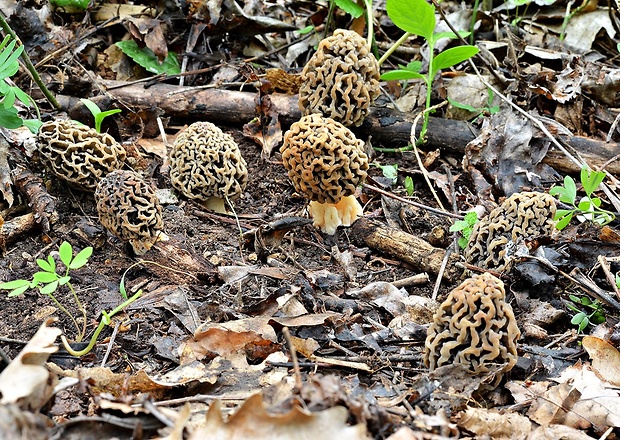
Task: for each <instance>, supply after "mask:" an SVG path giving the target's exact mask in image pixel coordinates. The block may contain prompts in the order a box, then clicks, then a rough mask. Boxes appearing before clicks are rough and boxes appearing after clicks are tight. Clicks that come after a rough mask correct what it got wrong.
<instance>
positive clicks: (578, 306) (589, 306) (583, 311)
mask: <svg viewBox="0 0 620 440" xmlns="http://www.w3.org/2000/svg"><path fill="white" fill-rule="evenodd" d="M568 298H569V299H570V300H571V301H572V302H568V301H565V304H566V307H568V308H569V309H571V310H572V311H573V312H575V315H573V317H572V318H571V320H570V323H571V324H573V325H576V326H577V331H578V333H581V332H583V331H584V330H585V328H586V327H587V326H588V325H590V324H595V325H596V324H602V323H603V322H605V309H604V308H603V305H602V304H601V303H600V301H599V300H597V299H595V300H594V301H592V300H591V299H590V298H589V297H587V296H582V297H578V296H577V295H568Z"/></svg>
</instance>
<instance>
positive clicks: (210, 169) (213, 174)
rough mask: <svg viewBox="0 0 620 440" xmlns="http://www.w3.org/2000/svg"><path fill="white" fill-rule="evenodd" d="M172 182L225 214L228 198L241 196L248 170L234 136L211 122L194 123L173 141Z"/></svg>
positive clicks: (184, 193)
mask: <svg viewBox="0 0 620 440" xmlns="http://www.w3.org/2000/svg"><path fill="white" fill-rule="evenodd" d="M170 181H171V182H172V186H174V187H175V188H176V189H177V190H179V191H180V192H181V193H182V194H183V195H185V196H186V197H188V198H190V199H197V200H201V201H203V202H205V204H206V207H207V208H209V209H212V210H214V211H217V212H222V213H225V212H226V206H225V199H228V200H234V199H237V198H239V197H240V196H241V193H242V192H243V190H244V189H245V187H246V185H247V183H248V170H247V166H246V163H245V160H244V159H243V157H241V152H240V151H239V146H238V145H237V143H236V142H235V141H234V139H233V138H232V136H231V135H229V134H226V133H224V132H222V130H220V129H219V128H218V127H216V126H215V125H213V124H211V123H210V122H194V123H193V124H191V125H190V126H189V127H187V129H186V130H185V131H183V132H182V133H181V134H179V136H177V139H176V141H175V142H174V145H173V147H172V152H171V153H170Z"/></svg>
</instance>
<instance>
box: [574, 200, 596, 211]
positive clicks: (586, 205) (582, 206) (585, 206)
mask: <svg viewBox="0 0 620 440" xmlns="http://www.w3.org/2000/svg"><path fill="white" fill-rule="evenodd" d="M591 206H592V204H591V203H590V199H588V198H587V197H584V200H582V201H581V202H579V205H577V208H579V210H580V211H583V212H590V207H591Z"/></svg>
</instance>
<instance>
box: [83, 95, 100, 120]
mask: <svg viewBox="0 0 620 440" xmlns="http://www.w3.org/2000/svg"><path fill="white" fill-rule="evenodd" d="M80 101H81V102H82V104H84V105H85V106H86V108H87V109H88V110H89V111H90V113H91V114H92V115H93V117H95V116H97V115H98V114H99V113H101V109H100V108H99V106H98V105H97V104H95V103H94V102H93V101H91V100H90V99H86V98H82V99H80Z"/></svg>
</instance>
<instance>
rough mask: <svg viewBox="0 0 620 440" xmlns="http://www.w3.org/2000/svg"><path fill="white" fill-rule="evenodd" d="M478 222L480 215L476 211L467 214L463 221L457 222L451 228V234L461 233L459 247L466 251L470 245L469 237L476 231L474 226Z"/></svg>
mask: <svg viewBox="0 0 620 440" xmlns="http://www.w3.org/2000/svg"><path fill="white" fill-rule="evenodd" d="M477 222H478V214H476V211H470V212H468V213H467V214H465V217H464V218H463V220H457V221H455V222H454V224H453V225H452V226H450V232H460V233H461V236H460V237H459V241H458V243H459V247H460V248H461V249H465V248H466V247H467V244H468V243H469V237H471V232H472V231H473V230H474V225H475V224H476V223H477Z"/></svg>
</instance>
